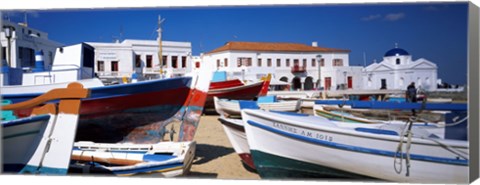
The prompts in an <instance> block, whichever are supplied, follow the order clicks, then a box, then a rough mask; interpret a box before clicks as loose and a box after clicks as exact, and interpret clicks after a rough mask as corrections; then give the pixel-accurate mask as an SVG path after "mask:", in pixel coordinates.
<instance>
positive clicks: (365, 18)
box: [362, 14, 382, 21]
mask: <svg viewBox="0 0 480 185" xmlns="http://www.w3.org/2000/svg"><path fill="white" fill-rule="evenodd" d="M381 17H382V15H380V14H376V15H369V16H367V17H362V21H373V20H375V19H380V18H381Z"/></svg>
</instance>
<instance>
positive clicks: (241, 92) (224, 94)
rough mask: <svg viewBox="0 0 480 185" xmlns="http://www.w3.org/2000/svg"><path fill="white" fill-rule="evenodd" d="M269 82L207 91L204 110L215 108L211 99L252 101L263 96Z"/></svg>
mask: <svg viewBox="0 0 480 185" xmlns="http://www.w3.org/2000/svg"><path fill="white" fill-rule="evenodd" d="M269 84H270V81H268V80H267V81H262V82H257V83H254V84H249V85H242V86H234V87H226V88H217V89H210V90H209V91H208V96H207V100H206V102H205V108H210V109H212V108H215V105H214V100H213V97H218V98H220V99H233V100H253V99H255V98H256V97H258V96H265V95H266V94H267V91H268V85H269Z"/></svg>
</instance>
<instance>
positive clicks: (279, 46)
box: [206, 42, 350, 54]
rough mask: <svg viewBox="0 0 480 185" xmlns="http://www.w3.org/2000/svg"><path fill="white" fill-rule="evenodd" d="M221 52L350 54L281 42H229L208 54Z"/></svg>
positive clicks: (341, 50) (339, 50) (345, 50)
mask: <svg viewBox="0 0 480 185" xmlns="http://www.w3.org/2000/svg"><path fill="white" fill-rule="evenodd" d="M221 51H272V52H280V51H281V52H327V53H328V52H331V53H348V52H350V50H347V49H334V48H324V47H314V46H309V45H306V44H298V43H281V42H227V43H226V44H225V45H223V46H222V47H219V48H217V49H214V50H213V51H210V52H208V53H206V54H211V53H217V52H221Z"/></svg>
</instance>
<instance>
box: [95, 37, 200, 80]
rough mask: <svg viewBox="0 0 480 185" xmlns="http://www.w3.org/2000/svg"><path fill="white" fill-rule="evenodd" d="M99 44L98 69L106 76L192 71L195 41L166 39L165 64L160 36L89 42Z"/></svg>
mask: <svg viewBox="0 0 480 185" xmlns="http://www.w3.org/2000/svg"><path fill="white" fill-rule="evenodd" d="M88 44H90V45H91V46H93V47H94V48H95V72H96V73H97V74H98V76H99V77H101V78H102V77H103V78H122V77H131V76H132V74H133V73H134V72H136V73H137V74H139V76H140V77H144V78H158V77H159V76H160V70H161V69H162V70H163V71H164V72H165V73H166V75H167V76H183V75H185V74H186V73H187V72H189V71H191V69H192V64H191V61H190V60H191V54H192V44H191V43H190V42H175V41H162V56H163V57H162V60H163V67H161V66H160V62H159V61H160V60H159V57H158V51H159V47H158V40H131V39H127V40H124V41H123V42H116V43H98V42H89V43H88Z"/></svg>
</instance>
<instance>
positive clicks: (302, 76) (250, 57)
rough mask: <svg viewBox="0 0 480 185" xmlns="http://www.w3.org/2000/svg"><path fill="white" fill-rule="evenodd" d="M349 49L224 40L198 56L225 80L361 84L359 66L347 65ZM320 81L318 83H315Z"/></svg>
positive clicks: (295, 85) (305, 86) (308, 86)
mask: <svg viewBox="0 0 480 185" xmlns="http://www.w3.org/2000/svg"><path fill="white" fill-rule="evenodd" d="M349 53H350V50H346V49H333V48H324V47H319V46H318V45H317V42H313V43H312V45H306V44H299V43H271V42H227V43H226V44H225V45H223V46H221V47H219V48H217V49H214V50H212V51H210V52H208V53H206V54H204V55H202V56H201V59H202V64H203V65H210V67H212V68H214V69H216V70H219V71H226V72H227V76H228V78H229V79H234V78H238V79H242V80H246V81H258V79H260V78H261V77H263V76H266V75H267V74H272V75H273V78H274V79H273V82H275V81H276V82H278V81H283V82H287V83H289V84H290V85H291V88H290V89H291V90H314V89H321V88H325V89H331V90H335V89H337V87H340V86H342V87H346V88H350V89H360V88H361V87H362V85H363V84H362V67H352V66H349ZM319 83H320V86H319V85H318V84H319Z"/></svg>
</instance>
